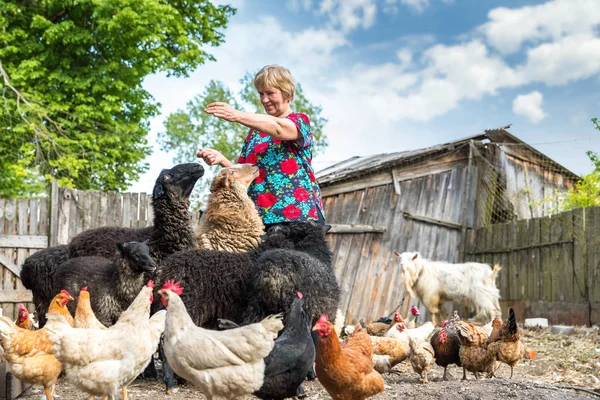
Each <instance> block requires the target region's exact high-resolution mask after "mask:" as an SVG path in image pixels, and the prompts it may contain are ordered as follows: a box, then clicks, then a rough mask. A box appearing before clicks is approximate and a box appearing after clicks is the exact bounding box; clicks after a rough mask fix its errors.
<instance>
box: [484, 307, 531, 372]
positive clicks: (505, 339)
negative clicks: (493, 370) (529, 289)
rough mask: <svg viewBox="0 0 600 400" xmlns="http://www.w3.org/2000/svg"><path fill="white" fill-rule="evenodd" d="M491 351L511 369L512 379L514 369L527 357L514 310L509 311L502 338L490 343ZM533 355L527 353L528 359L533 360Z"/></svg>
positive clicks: (502, 329)
mask: <svg viewBox="0 0 600 400" xmlns="http://www.w3.org/2000/svg"><path fill="white" fill-rule="evenodd" d="M489 349H490V353H491V354H492V355H493V356H494V357H495V358H496V359H497V360H498V361H501V362H503V363H505V364H507V365H508V366H509V367H510V379H512V377H513V370H514V367H515V366H516V365H517V364H518V363H519V361H521V358H523V357H524V356H525V355H526V352H525V346H524V345H523V342H521V330H520V329H519V325H517V318H516V316H515V311H514V310H513V309H512V308H510V309H509V310H508V319H507V320H506V321H505V322H504V324H502V327H501V334H500V337H499V338H498V339H497V340H496V341H494V342H492V343H490V345H489ZM531 354H532V352H527V358H533V357H532V356H531ZM533 354H534V353H533Z"/></svg>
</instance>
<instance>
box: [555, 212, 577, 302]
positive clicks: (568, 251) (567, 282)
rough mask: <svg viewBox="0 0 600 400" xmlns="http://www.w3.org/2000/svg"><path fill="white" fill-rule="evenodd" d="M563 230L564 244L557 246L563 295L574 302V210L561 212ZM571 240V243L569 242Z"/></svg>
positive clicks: (561, 237)
mask: <svg viewBox="0 0 600 400" xmlns="http://www.w3.org/2000/svg"><path fill="white" fill-rule="evenodd" d="M560 219H561V225H562V231H561V236H560V240H561V241H562V242H564V244H562V245H560V246H557V247H558V249H559V252H560V258H559V260H558V262H559V265H560V266H562V267H559V268H558V271H559V277H560V278H561V296H562V298H563V300H562V301H566V302H568V303H572V302H573V275H574V274H575V271H574V267H573V211H567V212H564V213H562V214H561V216H560ZM569 242H570V243H569Z"/></svg>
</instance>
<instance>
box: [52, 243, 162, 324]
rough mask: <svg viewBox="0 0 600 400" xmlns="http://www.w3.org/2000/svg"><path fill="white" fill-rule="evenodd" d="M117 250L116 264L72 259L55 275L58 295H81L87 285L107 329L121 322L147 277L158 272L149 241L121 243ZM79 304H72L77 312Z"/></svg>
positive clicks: (91, 258)
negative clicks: (147, 274) (82, 289)
mask: <svg viewBox="0 0 600 400" xmlns="http://www.w3.org/2000/svg"><path fill="white" fill-rule="evenodd" d="M116 247H117V251H116V252H115V255H114V259H113V261H110V260H107V259H106V258H104V257H95V256H90V257H77V258H72V259H70V260H68V261H67V262H66V263H64V264H63V265H61V266H60V267H59V268H58V270H57V271H56V274H55V275H54V292H56V293H58V292H59V291H60V290H61V289H65V290H67V291H68V292H69V293H79V291H80V290H81V288H82V287H85V286H87V288H88V291H89V293H90V300H91V303H92V310H93V311H94V314H96V318H98V320H99V321H100V322H101V323H102V324H103V325H104V326H111V325H113V324H114V323H115V322H117V320H118V319H119V317H120V316H121V313H122V312H123V311H125V310H126V309H127V307H129V306H130V305H131V302H132V301H133V300H134V299H135V297H136V296H137V295H138V294H139V292H140V290H142V288H143V287H144V285H145V284H146V282H147V280H146V279H145V278H144V274H145V273H151V272H153V271H154V270H155V269H156V263H155V262H154V260H152V258H151V257H150V249H149V248H148V245H147V244H146V243H145V242H142V243H139V242H129V243H125V244H120V243H119V244H117V246H116ZM75 300H77V299H75ZM76 304H77V301H73V302H71V304H69V309H70V311H71V312H73V313H74V312H75V305H76Z"/></svg>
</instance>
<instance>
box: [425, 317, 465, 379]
mask: <svg viewBox="0 0 600 400" xmlns="http://www.w3.org/2000/svg"><path fill="white" fill-rule="evenodd" d="M429 343H431V346H432V347H433V350H434V352H435V363H436V364H437V365H439V366H440V367H443V368H444V376H443V377H442V380H444V381H447V380H448V375H447V372H448V366H449V365H451V364H456V365H457V366H459V367H460V366H461V365H460V338H459V337H458V332H457V330H456V326H455V321H454V319H453V318H451V319H450V320H449V321H443V322H442V329H440V330H439V331H437V332H436V333H434V334H433V336H432V337H431V340H430V341H429Z"/></svg>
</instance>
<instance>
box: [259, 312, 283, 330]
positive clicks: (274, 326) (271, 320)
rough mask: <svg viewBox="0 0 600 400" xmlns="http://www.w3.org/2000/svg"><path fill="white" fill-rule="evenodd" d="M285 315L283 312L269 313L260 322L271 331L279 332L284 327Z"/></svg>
mask: <svg viewBox="0 0 600 400" xmlns="http://www.w3.org/2000/svg"><path fill="white" fill-rule="evenodd" d="M282 318H283V316H282V315H281V314H274V315H269V316H268V317H267V318H265V319H263V320H262V321H261V322H260V323H261V324H262V326H263V327H264V328H265V329H266V330H267V331H269V332H271V333H274V334H277V332H279V331H280V330H282V329H283V321H282Z"/></svg>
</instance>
